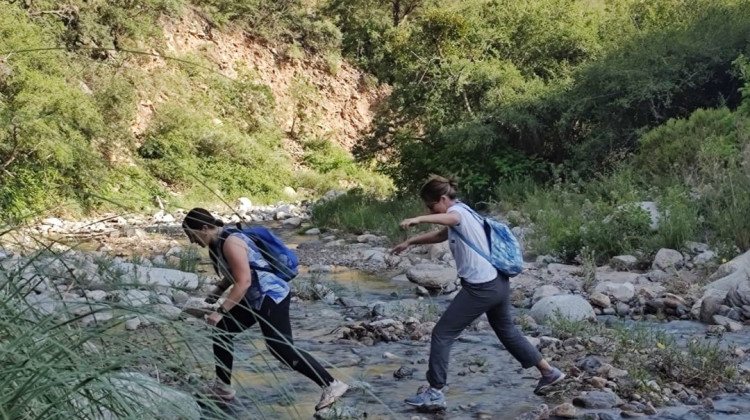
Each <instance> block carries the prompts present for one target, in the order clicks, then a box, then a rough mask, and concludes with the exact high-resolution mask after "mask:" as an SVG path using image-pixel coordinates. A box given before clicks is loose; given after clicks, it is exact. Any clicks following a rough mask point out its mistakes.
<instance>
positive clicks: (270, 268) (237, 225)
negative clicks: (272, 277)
mask: <svg viewBox="0 0 750 420" xmlns="http://www.w3.org/2000/svg"><path fill="white" fill-rule="evenodd" d="M234 226H235V227H234V228H224V229H223V231H222V232H221V237H220V239H222V240H226V238H228V237H229V235H231V234H233V233H240V234H242V235H243V236H244V237H246V238H248V239H250V241H252V242H253V244H255V249H256V250H257V251H258V252H260V255H261V257H263V259H264V260H265V261H266V263H268V267H259V266H258V265H257V264H252V263H251V264H250V268H252V269H253V270H257V271H266V272H269V273H273V272H274V269H273V264H272V263H271V262H270V261H269V257H271V255H270V254H268V252H266V251H265V250H264V249H263V248H262V247H260V246H258V244H257V242H256V238H254V237H253V235H250V234H248V233H247V232H245V229H244V228H243V227H242V223H240V222H237V223H235V225H234ZM225 232H226V234H225ZM222 246H223V241H222ZM222 256H223V254H222ZM270 259H273V258H270Z"/></svg>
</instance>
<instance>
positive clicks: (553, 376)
mask: <svg viewBox="0 0 750 420" xmlns="http://www.w3.org/2000/svg"><path fill="white" fill-rule="evenodd" d="M563 379H565V374H564V373H562V372H561V371H560V369H558V368H552V370H551V371H550V372H549V373H546V374H542V379H540V380H539V383H538V384H537V385H536V388H534V394H537V395H539V394H543V393H544V391H546V390H547V389H548V388H550V387H551V386H552V385H555V384H558V383H560V381H562V380H563Z"/></svg>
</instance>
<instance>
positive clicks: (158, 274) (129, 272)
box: [116, 262, 199, 290]
mask: <svg viewBox="0 0 750 420" xmlns="http://www.w3.org/2000/svg"><path fill="white" fill-rule="evenodd" d="M116 267H117V269H118V270H120V271H121V272H122V273H124V274H123V275H122V276H121V278H122V279H123V281H125V282H132V283H135V284H142V285H146V286H151V287H156V288H157V289H159V290H168V289H170V288H177V289H187V290H195V289H197V288H198V285H199V282H198V275H197V274H195V273H187V272H184V271H179V270H172V269H169V268H159V267H143V266H139V265H135V264H131V263H126V262H121V263H117V264H116Z"/></svg>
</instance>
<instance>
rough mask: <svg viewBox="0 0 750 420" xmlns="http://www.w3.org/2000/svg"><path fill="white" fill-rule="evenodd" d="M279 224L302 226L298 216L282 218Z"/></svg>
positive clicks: (294, 226)
mask: <svg viewBox="0 0 750 420" xmlns="http://www.w3.org/2000/svg"><path fill="white" fill-rule="evenodd" d="M281 224H282V225H283V226H285V227H292V228H298V227H300V226H302V219H300V218H299V217H290V218H288V219H284V221H283V222H281Z"/></svg>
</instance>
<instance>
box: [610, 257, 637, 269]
mask: <svg viewBox="0 0 750 420" xmlns="http://www.w3.org/2000/svg"><path fill="white" fill-rule="evenodd" d="M609 265H610V266H611V267H612V268H614V269H615V270H624V271H630V270H635V269H636V268H637V267H638V258H636V257H634V256H632V255H617V256H614V257H612V259H611V260H609Z"/></svg>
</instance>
